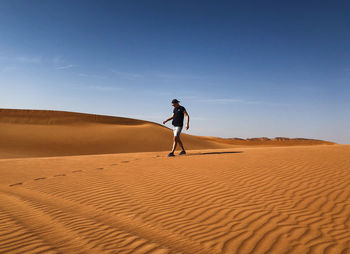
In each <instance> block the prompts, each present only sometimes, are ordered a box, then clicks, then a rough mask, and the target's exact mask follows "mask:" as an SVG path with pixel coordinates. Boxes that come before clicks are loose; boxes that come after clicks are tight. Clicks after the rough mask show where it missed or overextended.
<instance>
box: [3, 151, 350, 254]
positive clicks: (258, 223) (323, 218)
mask: <svg viewBox="0 0 350 254" xmlns="http://www.w3.org/2000/svg"><path fill="white" fill-rule="evenodd" d="M220 151H221V152H220ZM349 158H350V147H349V146H340V145H334V146H305V147H275V148H270V147H263V148H241V149H239V150H237V149H236V150H227V149H226V150H217V149H216V150H211V151H209V150H204V151H203V150H200V151H192V152H190V154H189V155H187V156H185V157H180V156H179V157H175V158H167V157H165V156H164V154H163V155H162V153H157V152H154V153H132V154H109V155H85V156H70V157H50V158H22V159H2V160H0V174H1V178H0V231H1V234H0V253H133V254H134V253H136V254H137V253H148V254H166V253H191V254H192V253H195V254H199V253H205V254H210V253H213V254H214V253H215V254H218V253H227V254H232V253H237V254H240V253H242V254H245V253H295V254H301V253H310V254H319V253H332V254H345V253H349V250H350V234H349V232H350V205H349V199H350V174H349V169H350V159H349Z"/></svg>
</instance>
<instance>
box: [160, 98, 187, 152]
mask: <svg viewBox="0 0 350 254" xmlns="http://www.w3.org/2000/svg"><path fill="white" fill-rule="evenodd" d="M179 102H180V101H178V100H177V99H173V100H172V101H171V103H172V105H173V107H174V111H173V114H172V116H171V117H169V118H168V119H166V120H165V121H164V122H163V124H166V122H168V121H170V120H173V121H172V124H173V126H174V143H173V149H172V150H171V152H170V153H169V154H168V156H169V157H173V156H175V155H174V152H175V149H176V146H177V143H179V145H180V146H181V149H182V151H181V152H180V155H184V154H186V151H185V148H184V146H183V144H182V141H181V139H180V133H181V131H182V127H183V125H184V116H186V117H187V122H186V130H188V128H189V127H190V116H189V115H188V113H187V111H186V109H185V108H184V107H183V106H181V105H180V104H179Z"/></svg>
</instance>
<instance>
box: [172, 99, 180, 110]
mask: <svg viewBox="0 0 350 254" xmlns="http://www.w3.org/2000/svg"><path fill="white" fill-rule="evenodd" d="M179 102H180V101H178V100H177V99H173V100H172V101H171V103H172V104H173V107H174V108H177V107H179V106H180V104H179Z"/></svg>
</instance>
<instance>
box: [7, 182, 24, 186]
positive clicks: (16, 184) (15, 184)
mask: <svg viewBox="0 0 350 254" xmlns="http://www.w3.org/2000/svg"><path fill="white" fill-rule="evenodd" d="M22 184H23V183H13V184H10V185H9V186H10V187H12V186H18V185H22Z"/></svg>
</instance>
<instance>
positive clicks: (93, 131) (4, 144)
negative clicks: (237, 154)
mask: <svg viewBox="0 0 350 254" xmlns="http://www.w3.org/2000/svg"><path fill="white" fill-rule="evenodd" d="M181 135H182V136H181V137H182V139H183V141H184V143H185V147H186V149H218V148H229V147H235V146H252V145H267V146H268V145H270V146H276V145H277V146H283V145H284V146H286V145H288V146H290V145H318V144H333V143H331V142H326V141H320V140H308V139H293V140H289V139H288V140H286V139H284V140H280V139H278V140H266V138H265V139H262V138H260V139H249V140H242V139H222V138H208V137H200V136H193V135H188V134H187V133H186V131H184V133H183V134H181ZM172 137H173V133H172V130H170V129H169V128H166V127H165V126H163V125H160V124H157V123H152V122H148V121H142V120H137V119H131V118H124V117H114V116H103V115H94V114H84V113H74V112H65V111H53V110H19V109H0V140H1V144H0V158H20V157H47V156H71V155H84V154H85V155H86V154H110V153H131V152H154V151H168V150H170V149H171V146H172Z"/></svg>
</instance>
